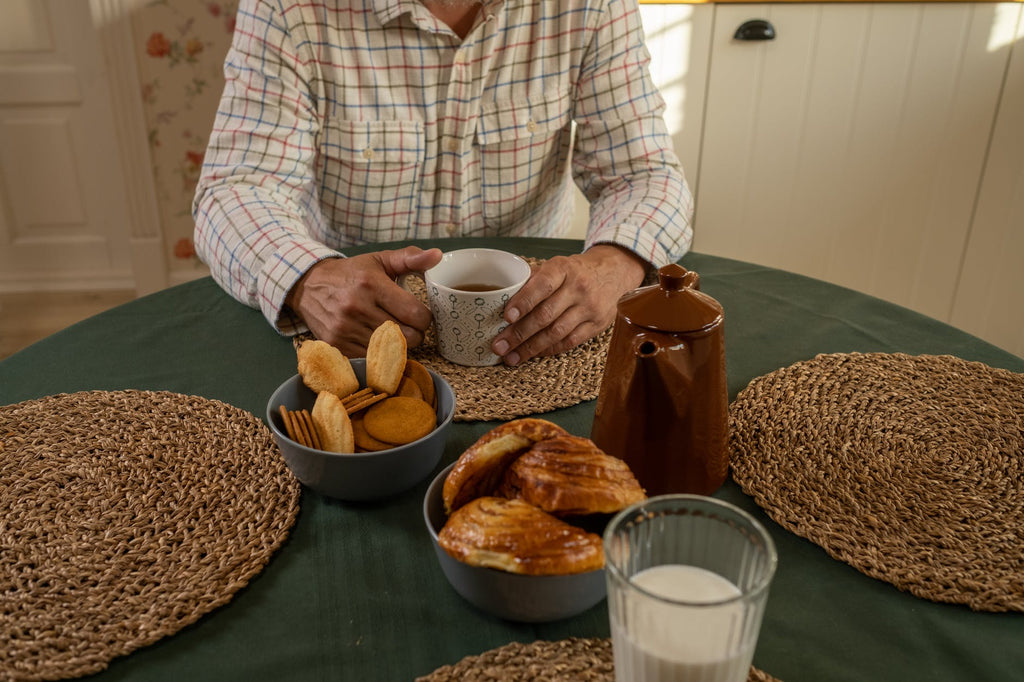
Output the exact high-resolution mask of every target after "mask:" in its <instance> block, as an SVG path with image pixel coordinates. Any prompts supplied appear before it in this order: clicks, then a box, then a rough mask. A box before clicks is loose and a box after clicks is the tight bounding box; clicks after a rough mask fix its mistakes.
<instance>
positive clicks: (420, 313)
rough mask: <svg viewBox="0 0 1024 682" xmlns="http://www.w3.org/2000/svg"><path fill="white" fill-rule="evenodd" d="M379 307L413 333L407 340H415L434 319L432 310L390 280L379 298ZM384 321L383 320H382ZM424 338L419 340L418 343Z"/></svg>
mask: <svg viewBox="0 0 1024 682" xmlns="http://www.w3.org/2000/svg"><path fill="white" fill-rule="evenodd" d="M378 305H379V307H380V308H381V310H382V312H383V313H384V314H385V315H386V316H387V317H389V318H391V319H394V320H395V321H396V322H398V324H399V325H400V326H403V327H407V328H408V329H409V331H410V332H411V333H412V336H410V334H406V339H407V340H410V341H411V340H413V338H415V337H416V335H420V336H422V333H423V332H425V331H426V330H427V327H429V326H430V323H431V321H432V320H433V317H432V316H431V314H430V309H429V308H427V307H426V306H425V305H423V303H422V302H421V301H420V300H419V299H418V298H416V296H414V295H413V294H411V293H409V292H408V291H406V290H405V289H403V288H402V287H400V286H398V285H397V284H395V283H394V282H391V281H390V280H389V281H388V282H387V283H386V284H384V285H383V291H382V292H381V294H380V296H379V298H378ZM382 321H383V320H382ZM421 340H422V338H420V339H419V340H417V343H419V341H421Z"/></svg>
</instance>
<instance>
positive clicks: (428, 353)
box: [409, 328, 612, 422]
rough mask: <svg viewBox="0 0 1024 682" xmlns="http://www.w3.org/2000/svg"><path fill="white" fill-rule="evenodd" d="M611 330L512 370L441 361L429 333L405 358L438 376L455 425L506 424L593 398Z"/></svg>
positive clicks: (606, 354) (602, 367)
mask: <svg viewBox="0 0 1024 682" xmlns="http://www.w3.org/2000/svg"><path fill="white" fill-rule="evenodd" d="M611 334H612V330H611V328H609V329H606V330H605V331H604V332H602V333H601V334H599V335H597V336H595V337H594V338H592V339H590V340H589V341H586V342H585V343H582V344H580V345H579V346H576V347H575V348H572V349H570V350H568V351H566V352H564V353H559V354H558V355H554V356H550V357H540V358H533V359H532V360H528V361H527V362H524V363H522V364H521V365H517V366H515V367H507V366H505V365H494V366H493V367H463V366H462V365H456V364H455V363H453V362H449V361H448V360H445V359H444V358H443V357H441V354H440V353H438V351H437V347H436V345H435V344H434V342H433V330H431V331H429V332H428V333H427V336H426V339H425V340H424V342H423V343H422V344H421V345H420V346H419V347H417V348H414V349H412V350H411V351H410V353H409V356H410V357H413V358H416V359H417V360H419V361H420V362H421V363H423V364H424V365H426V366H427V367H429V368H430V369H432V370H434V371H435V372H437V373H438V374H440V375H441V376H443V377H444V378H445V379H446V380H447V381H448V383H449V384H451V386H452V389H453V390H454V391H455V416H454V417H453V419H454V420H455V421H462V422H465V421H492V420H510V419H516V418H518V417H525V416H527V415H531V414H540V413H543V412H550V411H551V410H555V409H558V408H560V407H571V406H572V405H576V404H579V403H582V402H585V401H587V400H593V399H595V398H597V394H598V392H599V391H600V390H601V378H602V376H603V375H604V365H605V359H606V358H607V356H608V342H609V341H611V338H612V336H611Z"/></svg>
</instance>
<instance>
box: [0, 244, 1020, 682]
mask: <svg viewBox="0 0 1024 682" xmlns="http://www.w3.org/2000/svg"><path fill="white" fill-rule="evenodd" d="M414 243H417V244H419V245H421V246H433V245H436V246H439V247H441V248H443V249H446V250H447V249H453V248H461V247H464V246H467V245H475V246H479V245H485V246H492V247H498V248H505V249H507V250H512V251H516V252H518V253H521V254H523V255H528V256H536V257H550V256H553V255H558V254H565V253H572V252H575V251H577V250H578V249H579V247H580V244H579V242H575V241H569V240H542V239H521V240H497V239H495V240H465V239H463V240H458V239H457V240H442V241H437V242H431V243H426V242H414ZM366 250H370V249H353V250H351V253H357V252H360V251H366ZM683 264H684V265H685V266H686V267H688V268H690V269H693V270H696V271H697V272H699V273H700V275H701V282H702V290H704V291H705V292H707V293H708V294H710V295H712V296H714V297H715V298H716V299H718V300H719V301H720V302H721V303H722V305H723V306H724V308H725V311H726V327H725V329H726V332H725V333H726V340H727V362H728V372H729V389H730V393H731V396H733V397H734V396H735V395H736V393H737V392H738V391H739V390H740V389H742V388H743V387H744V386H745V385H746V384H747V383H748V382H749V381H750V380H751V379H753V378H754V377H757V376H760V375H762V374H765V373H768V372H771V371H773V370H775V369H778V368H779V367H783V366H786V365H789V364H791V363H793V362H796V361H799V360H804V359H808V358H811V357H813V356H814V355H816V354H818V353H831V352H853V351H861V352H869V351H882V352H905V353H911V354H952V355H957V356H959V357H962V358H964V359H967V360H977V361H981V362H985V363H987V364H989V365H992V366H995V367H1003V368H1006V369H1010V370H1013V371H1017V372H1022V371H1024V361H1022V360H1021V359H1020V358H1017V357H1015V356H1012V355H1010V354H1008V353H1005V352H1003V351H1000V350H999V349H997V348H995V347H993V346H991V345H989V344H986V343H984V342H982V341H980V340H978V339H976V338H974V337H972V336H969V335H967V334H965V333H962V332H960V331H957V330H955V329H953V328H951V327H949V326H947V325H944V324H942V323H939V322H936V321H934V320H931V319H929V318H926V317H923V316H921V315H918V314H916V313H913V312H910V311H908V310H905V309H902V308H899V307H897V306H893V305H890V304H887V303H885V302H882V301H879V300H877V299H874V298H870V297H867V296H864V295H862V294H858V293H855V292H852V291H849V290H846V289H842V288H839V287H835V286H831V285H828V284H824V283H822V282H818V281H815V280H811V279H807V278H804V277H800V276H796V275H793V274H789V273H785V272H780V271H778V270H773V269H770V268H765V267H761V266H755V265H750V264H746V263H741V262H737V261H731V260H726V259H721V258H715V257H710V256H705V255H701V254H690V255H688V256H687V257H686V258H684V259H683ZM294 372H295V355H294V352H293V350H292V346H291V343H290V341H289V340H288V339H285V338H282V337H280V336H278V335H277V334H276V333H275V332H273V331H272V330H271V329H270V328H269V326H268V325H267V324H266V322H265V321H264V320H263V318H262V317H261V315H260V313H258V312H257V311H255V310H251V309H248V308H245V307H244V306H242V305H240V304H239V303H237V302H235V301H234V300H232V299H231V298H229V297H228V296H227V295H226V294H225V293H224V292H223V291H221V290H220V289H219V288H218V287H217V286H216V284H214V283H213V281H212V280H211V279H209V278H205V279H201V280H198V281H195V282H190V283H188V284H183V285H180V286H176V287H173V288H171V289H168V290H166V291H162V292H159V293H157V294H153V295H151V296H147V297H145V298H142V299H139V300H137V301H133V302H131V303H129V304H127V305H123V306H120V307H118V308H115V309H113V310H111V311H108V312H105V313H103V314H101V315H97V316H96V317H94V318H91V319H89V320H86V321H84V322H82V323H80V324H77V325H75V326H73V327H71V328H69V329H67V330H65V331H62V332H60V333H57V334H54V335H53V336H51V337H49V338H47V339H45V340H43V341H40V342H39V343H37V344H35V345H33V346H31V347H30V348H28V349H26V350H24V351H22V352H20V353H17V354H15V355H14V356H12V357H10V358H8V359H7V360H4V361H3V362H0V404H8V403H14V402H19V401H22V400H27V399H31V398H36V397H41V396H44V395H48V394H53V393H62V392H72V391H79V390H93V389H104V390H116V389H125V388H138V389H150V390H169V391H176V392H179V393H186V394H195V395H201V396H205V397H208V398H214V399H218V400H223V401H225V402H228V403H231V404H233V405H236V406H238V407H241V408H243V409H246V410H249V411H251V412H253V413H254V414H257V415H260V416H262V415H263V414H264V410H265V407H266V401H267V398H268V397H269V395H270V393H271V392H272V391H273V389H274V388H275V387H276V386H277V385H278V384H280V383H281V382H282V381H283V380H284V379H286V378H287V377H289V376H290V375H292V374H294ZM546 416H547V417H548V418H550V419H552V420H553V421H555V422H558V423H560V424H562V425H563V426H565V427H566V428H568V429H569V430H570V431H571V432H573V433H576V434H579V435H589V432H590V425H591V421H592V418H593V404H592V403H585V404H581V405H578V406H575V407H572V408H568V409H564V410H558V411H556V412H553V413H550V414H548V415H546ZM493 425H494V424H493V423H474V424H456V425H454V427H453V428H452V430H451V438H450V441H449V443H448V447H447V449H446V452H445V456H444V458H443V460H442V463H441V465H439V468H440V466H444V465H445V464H447V463H449V462H451V461H454V459H455V458H457V457H458V455H459V453H461V452H462V450H463V449H465V447H466V446H468V445H469V444H470V443H471V442H473V441H474V440H475V439H476V438H477V437H478V436H479V435H480V434H482V433H484V432H485V431H486V430H488V429H489V428H491V427H492V426H493ZM426 485H427V482H424V483H423V484H421V485H420V486H418V487H417V488H415V489H414V490H412V491H411V492H409V493H407V494H405V495H403V496H401V497H399V498H397V499H393V500H390V501H387V502H383V503H376V504H350V503H343V502H338V501H334V500H330V499H326V498H323V497H321V496H319V495H317V494H315V493H312V492H310V491H308V490H307V491H304V493H303V497H302V511H301V514H300V516H299V520H298V522H297V524H296V526H295V528H294V530H293V532H292V535H291V537H290V539H289V541H288V542H287V544H286V545H285V546H284V547H283V548H282V549H281V551H280V552H279V553H278V554H277V555H276V556H275V557H274V559H273V560H272V561H271V563H270V565H269V566H268V567H267V568H266V569H265V570H264V572H263V573H262V574H261V575H259V576H258V577H257V578H256V579H255V580H254V581H253V582H252V583H251V584H250V585H249V586H248V587H247V588H245V589H244V590H242V591H241V592H239V593H238V594H237V595H236V596H235V598H234V599H233V601H232V602H231V603H230V604H228V605H227V606H226V607H223V608H221V609H219V610H216V611H214V612H212V613H210V614H208V615H207V616H205V617H204V618H202V619H201V620H200V621H199V622H198V623H197V624H195V625H193V626H191V627H188V628H186V629H185V630H183V631H182V632H180V633H178V634H177V635H174V636H173V637H169V638H166V639H164V640H162V641H160V642H158V643H157V644H155V645H153V646H150V647H147V648H145V649H141V650H139V651H137V652H135V653H133V654H131V655H129V656H127V657H124V658H121V659H117V660H115V661H113V662H112V663H111V665H110V668H109V669H108V670H107V671H105V672H103V673H101V674H100V675H98V676H97V677H98V678H99V679H103V680H175V681H178V680H187V679H203V680H205V679H226V680H243V679H244V680H251V679H288V680H328V679H330V680H411V679H412V678H414V677H415V676H417V675H423V674H427V673H429V672H431V671H432V670H434V669H435V668H437V667H439V666H441V665H444V664H447V663H454V662H456V661H457V660H459V659H461V658H462V657H464V656H466V655H470V654H477V653H481V652H483V651H486V650H489V649H492V648H495V647H498V646H501V645H503V644H506V643H508V642H511V641H516V640H517V641H522V642H530V641H533V640H536V639H551V640H553V639H563V638H566V637H571V636H582V637H589V636H607V635H608V622H607V617H608V616H607V608H606V606H605V604H604V603H601V604H599V605H598V606H596V607H594V608H593V609H591V610H590V611H589V612H587V613H585V614H583V615H581V616H579V617H576V618H573V619H570V620H567V621H563V622H558V623H552V624H545V625H519V624H513V623H507V622H503V621H500V620H497V619H495V618H492V617H489V616H487V615H485V614H482V613H480V612H477V611H476V610H474V609H473V608H472V607H471V606H469V605H468V604H467V603H466V602H464V601H463V600H462V599H461V598H460V597H459V596H458V595H457V594H456V593H455V592H454V591H453V590H452V589H451V588H450V587H449V586H448V584H447V583H446V582H445V579H444V577H443V575H442V574H441V572H440V570H439V568H438V566H437V563H436V561H435V558H434V556H433V551H432V548H431V546H430V541H429V539H428V536H427V534H426V531H425V530H424V528H423V524H422V521H421V514H420V505H421V501H422V496H423V493H424V492H425V489H426ZM717 495H718V496H719V497H721V498H724V499H727V500H730V501H732V502H734V503H737V504H739V505H740V506H742V507H743V508H745V509H748V510H751V511H753V512H754V513H755V514H756V515H757V516H758V517H759V518H760V519H761V520H762V522H764V523H765V524H766V525H767V527H768V529H769V531H770V532H771V534H772V535H773V537H774V538H775V540H776V542H777V544H778V549H779V569H778V574H777V577H776V580H775V583H774V585H773V588H772V592H771V597H770V599H769V602H768V608H767V613H766V617H765V621H764V627H763V630H762V633H761V638H760V642H759V645H758V649H757V653H756V655H755V659H754V663H755V665H757V666H758V667H760V668H762V669H764V670H766V671H768V672H770V673H772V674H773V675H775V676H777V677H780V678H782V679H783V680H786V682H800V681H801V680H858V681H860V680H900V681H906V680H957V681H963V680H971V681H977V680H993V681H996V680H999V681H1002V680H1012V679H1021V678H1022V677H1024V644H1022V643H1024V614H988V613H974V612H972V611H970V610H969V609H967V608H964V607H959V606H951V605H945V604H936V603H932V602H928V601H924V600H921V599H918V598H915V597H913V596H910V595H908V594H905V593H901V592H899V591H898V590H896V589H895V588H894V587H892V586H890V585H888V584H886V583H883V582H879V581H876V580H873V579H871V578H868V577H865V576H864V575H862V574H860V573H858V572H857V571H856V570H854V569H853V568H850V567H849V566H847V565H845V564H843V563H840V562H837V561H835V560H833V559H831V558H829V557H828V556H827V555H826V554H825V552H824V550H822V549H820V548H819V547H817V546H816V545H813V544H811V543H809V542H807V541H805V540H803V539H801V538H798V537H796V536H794V535H792V534H790V533H788V532H786V531H784V530H783V529H781V528H780V527H779V526H777V525H776V524H774V523H772V522H771V521H770V520H768V519H767V517H765V515H764V514H763V513H761V512H760V511H759V510H757V508H756V507H755V505H754V504H753V502H752V501H751V500H750V499H749V498H747V497H746V496H745V495H744V494H743V493H742V492H740V491H739V489H738V487H737V486H736V485H734V484H733V483H731V482H729V483H727V484H726V486H725V487H724V488H723V489H722V490H721V491H720V492H719V493H717Z"/></svg>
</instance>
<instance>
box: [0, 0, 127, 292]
mask: <svg viewBox="0 0 1024 682" xmlns="http://www.w3.org/2000/svg"><path fill="white" fill-rule="evenodd" d="M0 16H2V17H3V19H2V20H0V289H3V290H27V289H69V288H79V287H95V288H106V287H124V288H132V287H134V278H133V275H132V257H131V248H130V229H129V216H128V208H127V207H128V202H127V197H126V189H125V181H124V173H123V170H122V165H121V163H120V160H119V155H118V145H117V136H116V133H115V123H114V116H113V113H114V112H113V110H112V105H111V97H110V92H109V85H108V79H107V74H106V71H105V69H104V60H103V56H102V53H101V51H100V47H99V44H98V40H97V37H96V35H97V34H96V33H95V32H94V30H93V22H92V20H91V15H90V4H89V3H88V2H81V1H78V0H76V1H74V2H54V1H51V0H47V1H42V0H0Z"/></svg>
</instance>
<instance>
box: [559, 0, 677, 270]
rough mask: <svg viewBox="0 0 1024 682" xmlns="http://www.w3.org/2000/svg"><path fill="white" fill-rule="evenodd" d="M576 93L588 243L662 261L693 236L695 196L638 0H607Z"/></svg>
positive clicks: (577, 161) (577, 165) (577, 164)
mask: <svg viewBox="0 0 1024 682" xmlns="http://www.w3.org/2000/svg"><path fill="white" fill-rule="evenodd" d="M598 21H599V25H598V26H597V27H596V30H595V31H594V33H593V40H592V42H591V45H590V46H589V48H588V52H587V56H586V59H585V60H584V64H583V68H582V69H581V72H580V79H579V81H578V84H577V92H576V97H577V101H576V111H575V119H576V125H577V129H576V132H577V138H576V146H575V149H574V152H573V174H574V177H575V179H576V182H577V185H578V186H579V187H580V189H581V190H582V191H583V193H584V194H585V195H586V197H587V198H588V199H589V200H590V202H591V212H590V223H589V228H588V231H587V236H586V248H589V247H590V246H593V245H594V244H600V243H612V244H618V245H620V246H623V247H625V248H627V249H629V250H631V251H633V252H634V253H636V254H637V255H639V256H640V257H642V258H644V259H645V260H647V261H648V262H649V263H650V264H651V265H652V266H654V267H660V266H662V265H665V264H667V263H670V262H674V261H676V260H678V259H679V258H681V257H682V256H683V254H685V253H686V252H687V251H688V250H689V248H690V244H691V242H692V241H693V229H692V218H693V197H692V195H691V193H690V189H689V187H688V186H687V183H686V179H685V177H684V175H683V170H682V167H681V164H680V162H679V159H678V158H677V156H676V155H675V153H674V152H673V150H672V140H671V137H670V136H669V134H668V130H667V128H666V126H665V122H664V118H663V115H662V114H663V111H664V109H665V103H664V100H663V99H662V97H661V95H660V93H659V92H658V90H657V88H656V87H655V86H654V83H653V81H652V80H651V77H650V73H649V71H648V64H649V62H650V54H649V53H648V51H647V48H646V46H645V45H644V40H643V28H642V25H641V20H640V13H639V11H638V9H637V5H636V0H608V3H607V5H606V11H605V12H604V13H602V14H601V15H600V16H599V18H598Z"/></svg>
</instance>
